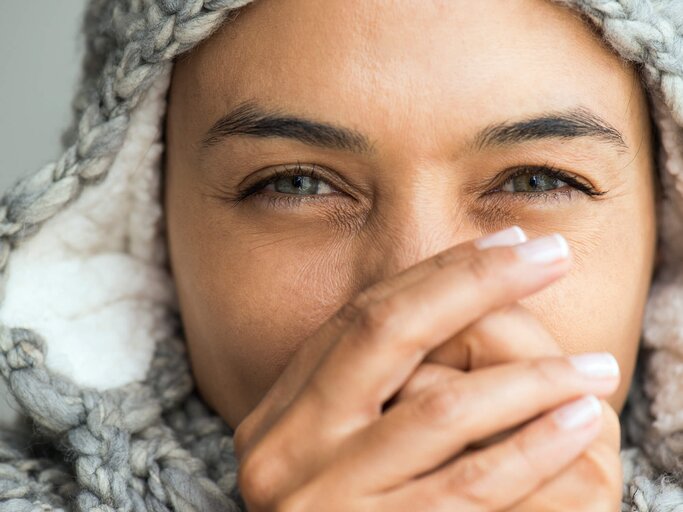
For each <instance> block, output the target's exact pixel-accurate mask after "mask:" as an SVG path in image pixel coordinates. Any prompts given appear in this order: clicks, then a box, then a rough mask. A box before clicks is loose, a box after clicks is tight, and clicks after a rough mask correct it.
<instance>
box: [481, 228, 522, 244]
mask: <svg viewBox="0 0 683 512" xmlns="http://www.w3.org/2000/svg"><path fill="white" fill-rule="evenodd" d="M526 240H527V238H526V235H525V234H524V231H522V228H520V227H519V226H512V227H510V228H507V229H503V230H501V231H496V232H495V233H493V234H491V235H487V236H483V237H481V238H478V239H476V240H475V241H474V245H475V247H476V248H477V249H488V248H489V247H500V246H505V245H517V244H521V243H522V242H526Z"/></svg>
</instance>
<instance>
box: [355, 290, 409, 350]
mask: <svg viewBox="0 0 683 512" xmlns="http://www.w3.org/2000/svg"><path fill="white" fill-rule="evenodd" d="M398 316H399V315H398V308H397V307H396V306H395V304H394V303H393V302H392V300H391V299H385V300H381V301H377V302H373V303H372V304H370V305H369V306H367V307H365V308H364V309H362V310H361V312H360V313H359V315H358V316H357V318H356V325H357V327H358V329H359V331H360V332H361V333H362V335H361V336H360V337H359V339H361V340H364V341H371V342H372V343H373V344H374V343H376V342H378V341H383V340H384V339H386V338H387V335H388V334H390V333H391V332H396V331H393V329H394V328H395V326H396V325H397V322H398V320H399V318H398Z"/></svg>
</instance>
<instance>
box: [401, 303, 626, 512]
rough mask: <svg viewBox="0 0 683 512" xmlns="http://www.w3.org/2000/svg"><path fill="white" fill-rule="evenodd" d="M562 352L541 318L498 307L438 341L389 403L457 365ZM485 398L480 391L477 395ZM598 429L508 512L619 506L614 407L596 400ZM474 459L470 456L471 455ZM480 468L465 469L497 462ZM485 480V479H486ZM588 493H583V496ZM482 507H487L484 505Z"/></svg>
mask: <svg viewBox="0 0 683 512" xmlns="http://www.w3.org/2000/svg"><path fill="white" fill-rule="evenodd" d="M559 354H562V350H561V349H560V347H559V345H558V344H557V343H556V342H555V340H554V339H553V338H552V336H550V334H549V333H548V332H547V331H546V330H545V329H544V327H543V326H542V325H541V323H540V322H539V321H538V320H537V319H536V317H534V316H533V315H532V314H531V313H530V312H529V311H528V310H526V309H525V308H523V307H522V306H520V305H518V304H513V305H511V306H508V307H505V308H501V309H499V310H497V311H494V312H492V313H489V314H487V315H485V316H483V317H482V318H481V319H479V320H478V321H476V322H474V323H473V324H472V325H471V326H470V327H468V328H467V329H465V330H463V331H462V332H461V333H459V334H458V335H456V336H455V337H453V338H451V339H450V340H448V341H447V342H446V343H444V344H443V345H441V346H439V347H437V348H436V349H434V350H432V351H431V352H430V353H429V354H428V355H427V357H425V362H424V363H423V364H421V365H420V366H419V367H418V368H417V370H416V371H415V373H414V374H413V376H412V377H411V378H410V379H409V380H408V381H407V382H406V384H405V386H404V387H403V388H402V389H401V390H400V392H399V393H398V394H397V396H396V397H394V400H393V404H394V406H395V404H398V403H400V402H402V401H406V400H410V399H412V398H413V397H415V396H416V395H417V394H419V393H421V392H423V391H424V390H426V389H428V388H429V387H430V386H432V385H434V384H437V383H439V382H444V381H447V380H448V379H453V378H457V377H460V376H464V375H466V374H465V373H464V371H463V370H469V369H477V368H481V367H485V366H490V365H495V364H501V363H505V362H510V361H520V360H524V359H531V358H536V357H542V356H552V355H559ZM481 399H482V400H486V397H485V396H482V397H481ZM602 411H603V413H602V414H603V416H602V429H601V431H600V434H599V435H598V437H597V438H596V439H595V440H594V441H593V442H592V443H591V444H590V445H589V446H588V448H587V449H586V450H585V451H583V452H582V453H581V454H580V455H579V456H578V457H577V458H576V459H575V460H574V461H573V462H572V463H570V465H569V466H568V467H566V468H565V469H564V470H562V471H561V472H560V473H559V474H558V475H557V476H555V477H554V478H552V479H550V480H549V481H548V482H546V483H544V484H543V485H541V486H540V487H539V488H537V490H535V491H534V492H532V493H531V494H529V495H528V496H527V497H525V498H524V499H523V500H522V501H520V502H518V503H517V504H516V505H514V506H513V507H512V508H508V509H505V510H507V511H508V512H552V511H557V512H559V511H567V510H581V511H585V512H591V511H595V512H603V511H606V512H613V511H615V510H619V506H620V504H621V497H622V496H621V495H622V479H623V476H622V468H621V460H620V456H619V451H620V437H621V435H620V433H621V432H620V425H619V418H618V415H617V414H616V412H615V411H614V409H612V407H611V406H610V405H609V404H608V403H607V402H606V401H604V400H603V401H602ZM517 430H518V428H512V429H509V430H507V431H505V432H503V433H499V434H497V435H494V436H492V437H490V438H488V439H486V440H484V441H482V442H476V443H473V444H471V445H470V446H469V448H468V449H467V450H466V452H471V450H472V449H475V448H483V447H486V446H490V445H492V444H494V443H496V442H501V441H503V440H504V439H506V438H507V437H509V436H510V435H512V434H513V433H514V432H516V431H517ZM471 460H473V461H474V460H475V459H471ZM479 463H483V464H484V466H483V467H478V468H477V470H476V471H471V470H470V471H466V473H468V474H476V473H479V474H482V475H486V474H487V473H488V472H489V471H488V470H487V467H486V466H487V465H490V466H491V467H497V466H499V465H500V463H501V462H500V461H495V460H486V459H485V458H482V459H480V461H479ZM489 481H490V480H489ZM491 485H493V486H494V488H493V489H489V490H488V491H487V490H484V491H483V497H482V502H485V501H486V499H487V498H488V497H491V496H494V495H495V493H496V488H498V487H499V485H498V483H497V482H491ZM587 497H589V498H587ZM484 509H485V510H488V509H486V508H484Z"/></svg>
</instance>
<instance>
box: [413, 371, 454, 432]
mask: <svg viewBox="0 0 683 512" xmlns="http://www.w3.org/2000/svg"><path fill="white" fill-rule="evenodd" d="M465 402H466V396H465V394H464V392H463V390H461V389H460V388H459V387H458V386H456V385H454V383H452V382H442V383H439V384H435V385H434V386H432V387H431V388H430V389H427V390H425V391H423V392H421V393H419V394H418V395H417V396H416V397H415V404H414V413H415V415H416V417H417V418H418V420H420V421H424V420H425V419H427V421H428V422H430V423H432V424H434V425H436V426H447V424H449V423H451V422H452V421H453V420H454V418H456V417H457V416H459V415H460V413H461V411H462V409H463V407H464V405H465Z"/></svg>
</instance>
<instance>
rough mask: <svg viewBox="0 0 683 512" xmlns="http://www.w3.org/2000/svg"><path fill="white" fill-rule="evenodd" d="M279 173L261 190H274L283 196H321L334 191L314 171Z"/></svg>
mask: <svg viewBox="0 0 683 512" xmlns="http://www.w3.org/2000/svg"><path fill="white" fill-rule="evenodd" d="M294 172H295V173H296V174H293V173H290V172H288V171H284V172H282V171H279V172H276V173H275V174H274V175H273V176H271V177H270V178H269V179H268V180H267V182H266V183H265V184H264V186H263V187H262V188H261V189H260V190H268V188H269V187H272V188H270V190H273V191H275V192H278V193H282V194H296V195H319V194H330V193H333V192H334V189H333V188H332V187H331V186H330V185H329V184H328V183H327V182H326V181H324V180H323V179H322V178H320V177H318V176H317V173H315V172H314V171H311V172H303V171H294Z"/></svg>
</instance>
